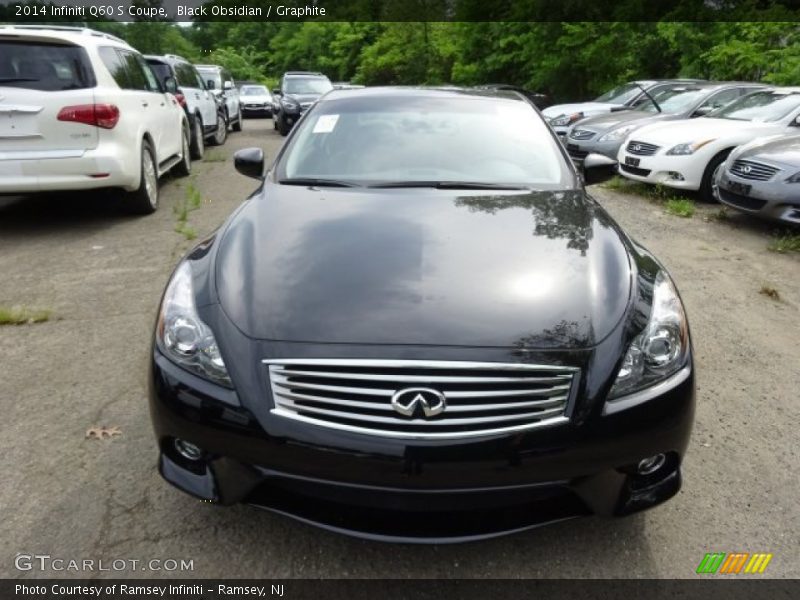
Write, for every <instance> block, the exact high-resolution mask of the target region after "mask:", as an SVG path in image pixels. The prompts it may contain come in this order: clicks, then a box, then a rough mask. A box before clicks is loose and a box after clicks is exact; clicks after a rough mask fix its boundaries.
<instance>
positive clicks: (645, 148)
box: [625, 141, 660, 156]
mask: <svg viewBox="0 0 800 600" xmlns="http://www.w3.org/2000/svg"><path fill="white" fill-rule="evenodd" d="M659 148H660V146H656V145H655V144H647V143H645V142H636V141H633V142H628V146H627V147H626V148H625V150H627V151H628V152H630V153H631V154H637V155H639V156H653V154H655V153H656V152H658V149H659Z"/></svg>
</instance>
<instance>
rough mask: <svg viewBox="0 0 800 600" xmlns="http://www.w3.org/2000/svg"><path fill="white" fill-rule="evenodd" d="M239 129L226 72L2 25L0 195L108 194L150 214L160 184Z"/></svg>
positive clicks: (78, 36)
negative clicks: (100, 191) (106, 190)
mask: <svg viewBox="0 0 800 600" xmlns="http://www.w3.org/2000/svg"><path fill="white" fill-rule="evenodd" d="M241 124H242V116H241V108H240V105H239V95H238V92H237V91H236V88H235V85H234V82H233V78H232V77H231V76H230V74H229V73H228V72H227V71H226V70H225V69H223V68H222V67H218V66H215V65H192V64H190V63H189V62H188V61H186V60H184V59H182V58H181V57H179V56H175V55H165V56H147V57H145V56H142V54H141V53H139V52H138V51H136V50H135V49H134V48H132V47H131V46H130V45H128V44H127V43H126V42H125V41H123V40H121V39H120V38H118V37H115V36H113V35H109V34H106V33H101V32H98V31H93V30H91V29H84V28H79V27H65V26H49V25H48V26H36V25H2V26H0V194H25V193H35V192H53V191H63V190H90V189H104V188H111V189H117V190H121V191H122V193H123V196H124V200H125V203H126V205H127V206H128V208H129V209H130V210H131V211H132V212H135V213H139V214H148V213H152V212H154V211H155V210H156V209H157V208H158V197H159V178H160V177H162V176H163V175H165V174H166V173H167V172H169V171H173V172H174V173H175V174H177V175H179V176H185V175H188V174H189V173H190V172H191V168H192V159H195V160H196V159H199V158H202V156H203V151H204V147H205V142H206V140H209V141H210V142H211V143H214V144H222V143H224V142H225V139H226V137H227V132H228V128H229V127H232V128H233V130H234V131H241Z"/></svg>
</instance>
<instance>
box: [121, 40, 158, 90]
mask: <svg viewBox="0 0 800 600" xmlns="http://www.w3.org/2000/svg"><path fill="white" fill-rule="evenodd" d="M117 52H119V55H120V59H121V60H122V63H123V64H124V66H125V71H126V72H127V73H128V85H126V86H125V88H126V89H129V90H138V91H150V87H149V85H148V83H147V76H146V75H145V74H144V69H143V68H142V66H141V65H140V64H139V61H138V60H136V54H134V53H133V52H129V51H127V50H118V51H117Z"/></svg>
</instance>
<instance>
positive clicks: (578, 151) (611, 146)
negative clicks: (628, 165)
mask: <svg viewBox="0 0 800 600" xmlns="http://www.w3.org/2000/svg"><path fill="white" fill-rule="evenodd" d="M598 137H600V136H599V135H596V136H595V138H594V139H590V140H574V139H571V138H569V137H568V138H567V139H566V140H565V141H564V142H565V144H566V146H567V153H568V154H569V156H570V158H572V160H573V161H576V162H580V161H582V160H583V159H584V158H586V156H587V155H589V154H602V155H603V156H607V157H609V158H612V159H614V160H617V154H619V149H620V146H622V140H612V141H610V142H600V141H598V140H597V138H598Z"/></svg>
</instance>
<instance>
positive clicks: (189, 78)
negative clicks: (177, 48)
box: [175, 63, 197, 87]
mask: <svg viewBox="0 0 800 600" xmlns="http://www.w3.org/2000/svg"><path fill="white" fill-rule="evenodd" d="M175 76H176V77H177V79H178V85H179V86H181V87H197V83H196V78H195V76H194V72H193V71H192V68H191V67H190V66H189V65H186V64H183V63H177V64H176V65H175Z"/></svg>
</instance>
